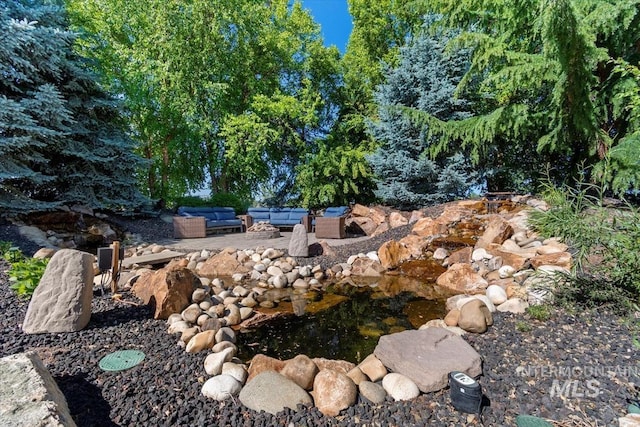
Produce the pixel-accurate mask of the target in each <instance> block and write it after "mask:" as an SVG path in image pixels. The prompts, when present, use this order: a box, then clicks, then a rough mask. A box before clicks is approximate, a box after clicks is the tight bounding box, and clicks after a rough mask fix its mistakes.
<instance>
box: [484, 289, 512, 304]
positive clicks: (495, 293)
mask: <svg viewBox="0 0 640 427" xmlns="http://www.w3.org/2000/svg"><path fill="white" fill-rule="evenodd" d="M486 295H487V298H489V301H491V303H492V304H494V305H500V304H502V303H503V302H505V301H506V300H507V292H506V291H505V290H504V289H502V288H501V287H500V286H498V285H489V286H488V287H487V290H486Z"/></svg>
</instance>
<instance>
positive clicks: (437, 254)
mask: <svg viewBox="0 0 640 427" xmlns="http://www.w3.org/2000/svg"><path fill="white" fill-rule="evenodd" d="M448 256H449V251H448V250H446V249H445V248H438V249H436V250H435V251H434V252H433V259H437V260H443V259H445V258H446V257H448Z"/></svg>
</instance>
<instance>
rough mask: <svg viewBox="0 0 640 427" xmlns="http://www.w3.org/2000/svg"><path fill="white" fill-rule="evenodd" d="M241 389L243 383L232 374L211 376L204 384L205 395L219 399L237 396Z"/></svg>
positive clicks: (203, 391)
mask: <svg viewBox="0 0 640 427" xmlns="http://www.w3.org/2000/svg"><path fill="white" fill-rule="evenodd" d="M241 390H242V384H241V383H240V382H239V381H238V380H237V379H235V378H234V377H232V376H231V375H218V376H216V377H213V378H209V379H208V380H207V381H206V382H205V383H204V384H203V385H202V394H203V396H205V397H208V398H210V399H213V400H217V401H222V400H226V399H229V398H231V397H233V396H236V395H237V394H238V393H240V391H241Z"/></svg>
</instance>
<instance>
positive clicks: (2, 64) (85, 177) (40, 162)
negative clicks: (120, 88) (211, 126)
mask: <svg viewBox="0 0 640 427" xmlns="http://www.w3.org/2000/svg"><path fill="white" fill-rule="evenodd" d="M66 28H67V26H66V21H65V17H64V10H63V8H62V7H61V6H60V5H57V4H55V3H51V2H42V1H36V2H34V1H26V0H20V1H16V0H13V1H0V156H1V157H2V162H1V163H0V207H2V208H3V209H6V210H7V211H33V210H48V209H55V208H57V207H59V206H61V205H72V204H82V205H85V206H89V207H91V208H97V209H104V208H113V209H115V208H118V209H120V208H123V209H131V208H135V207H138V206H141V205H142V204H143V203H145V202H146V199H145V198H143V197H142V195H141V194H140V192H139V191H138V190H137V185H136V183H137V180H136V177H135V176H136V171H137V169H138V168H139V167H140V166H141V160H140V158H138V157H136V156H134V155H133V148H134V147H133V146H132V143H131V141H130V140H129V139H128V138H127V137H126V134H125V133H124V132H123V130H122V129H123V128H122V126H121V125H122V123H121V122H120V117H119V113H118V111H119V110H118V106H119V104H118V103H117V102H116V100H115V99H114V98H112V97H109V96H108V95H107V94H105V93H104V92H103V91H102V90H101V89H100V87H99V86H98V85H97V83H96V77H95V76H94V75H93V74H92V73H91V72H90V71H89V69H88V67H87V64H86V62H85V61H84V60H83V59H82V58H80V57H79V56H77V55H76V54H74V52H73V46H74V42H75V40H76V35H75V34H73V33H72V32H70V31H68V30H67V29H66Z"/></svg>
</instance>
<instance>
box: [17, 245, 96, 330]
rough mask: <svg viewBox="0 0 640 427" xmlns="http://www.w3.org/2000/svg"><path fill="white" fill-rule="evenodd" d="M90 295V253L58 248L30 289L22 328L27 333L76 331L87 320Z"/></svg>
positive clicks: (91, 291)
mask: <svg viewBox="0 0 640 427" xmlns="http://www.w3.org/2000/svg"><path fill="white" fill-rule="evenodd" d="M92 298H93V256H92V255H91V254H88V253H86V252H80V251H76V250H73V249H61V250H59V251H58V252H56V253H55V254H54V255H53V257H52V258H51V260H50V261H49V264H47V267H46V269H45V271H44V274H43V275H42V278H41V279H40V283H39V284H38V286H37V287H36V289H35V290H34V292H33V296H32V297H31V301H30V302H29V308H28V309H27V313H26V315H25V317H24V321H23V322H22V330H23V331H24V332H25V333H27V334H40V333H54V332H76V331H79V330H81V329H83V328H84V327H86V326H87V324H88V323H89V320H90V319H91V300H92Z"/></svg>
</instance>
